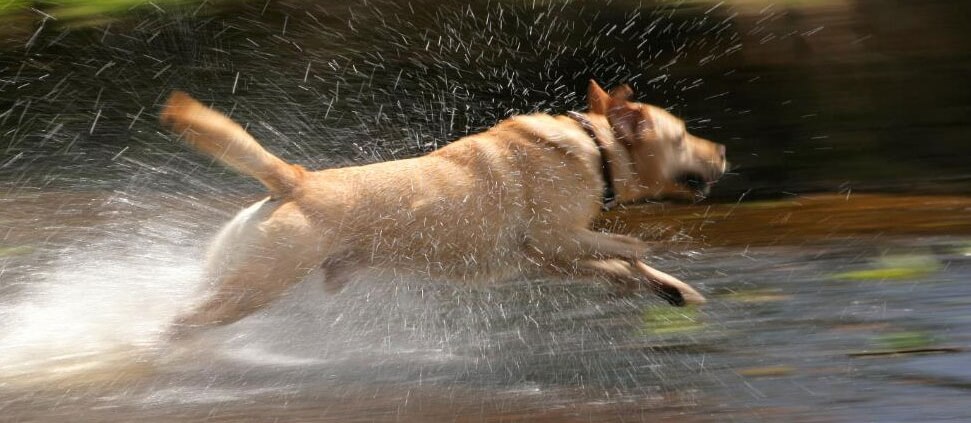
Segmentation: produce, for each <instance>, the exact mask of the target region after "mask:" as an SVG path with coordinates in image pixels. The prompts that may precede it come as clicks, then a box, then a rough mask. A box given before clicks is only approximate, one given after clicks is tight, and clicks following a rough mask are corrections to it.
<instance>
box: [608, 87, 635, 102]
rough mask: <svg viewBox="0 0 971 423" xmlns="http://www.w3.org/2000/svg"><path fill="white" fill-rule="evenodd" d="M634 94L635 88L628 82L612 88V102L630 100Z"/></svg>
mask: <svg viewBox="0 0 971 423" xmlns="http://www.w3.org/2000/svg"><path fill="white" fill-rule="evenodd" d="M633 96H634V90H632V89H631V87H630V85H627V84H623V85H619V86H616V87H613V88H611V89H610V102H611V103H620V102H624V101H630V99H631V97H633Z"/></svg>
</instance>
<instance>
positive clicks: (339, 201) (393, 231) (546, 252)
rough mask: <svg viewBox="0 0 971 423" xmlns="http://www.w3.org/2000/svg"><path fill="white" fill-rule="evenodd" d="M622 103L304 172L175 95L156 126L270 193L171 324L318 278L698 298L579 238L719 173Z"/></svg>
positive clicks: (665, 122) (642, 109) (708, 159)
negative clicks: (429, 148)
mask: <svg viewBox="0 0 971 423" xmlns="http://www.w3.org/2000/svg"><path fill="white" fill-rule="evenodd" d="M631 94H632V92H631V90H630V88H628V87H627V86H626V85H625V86H621V87H618V88H615V89H614V90H612V91H611V92H610V93H609V94H608V93H606V92H605V91H604V90H603V89H602V88H600V86H598V85H597V84H596V82H594V81H591V82H590V88H589V93H588V95H589V99H588V101H589V107H590V110H589V111H588V112H587V113H575V112H571V113H570V114H569V115H568V116H550V115H546V114H533V115H528V116H516V117H513V118H510V119H507V120H505V121H503V122H500V123H499V124H498V125H496V126H495V127H493V128H491V129H489V130H487V131H485V132H482V133H479V134H475V135H470V136H467V137H465V138H462V139H460V140H458V141H455V142H453V143H451V144H449V145H448V146H446V147H443V148H441V149H439V150H438V151H435V152H433V153H431V154H428V155H426V156H422V157H417V158H413V159H407V160H397V161H391V162H384V163H376V164H371V165H366V166H355V167H346V168H339V169H327V170H321V171H316V172H311V171H307V170H305V169H304V168H302V167H300V166H297V165H292V164H288V163H286V162H284V161H283V160H281V159H280V158H278V157H276V156H274V155H272V154H270V153H269V152H267V151H266V150H264V149H263V147H261V146H260V145H259V144H258V143H257V142H256V140H255V139H253V137H251V136H250V135H249V134H248V133H247V132H246V131H245V130H244V129H243V128H242V127H240V126H239V125H238V124H236V123H235V122H233V121H232V120H230V119H229V118H227V117H226V116H224V115H222V114H221V113H219V112H217V111H214V110H212V109H209V108H207V107H205V106H203V105H202V104H200V103H199V102H197V101H195V100H193V99H192V98H190V97H189V96H188V95H186V94H184V93H182V92H175V93H173V94H172V96H171V97H170V98H169V100H168V103H167V104H166V105H165V108H164V110H163V112H162V116H161V120H162V122H163V123H164V124H166V125H168V126H169V127H171V129H172V130H173V131H175V132H176V133H179V134H181V136H183V137H184V138H185V139H186V140H187V141H188V142H189V143H190V144H192V145H193V146H195V147H196V148H198V149H199V150H202V151H203V152H205V153H208V154H209V155H211V156H213V157H215V158H216V159H218V160H219V161H222V162H223V163H225V164H227V165H229V166H230V167H232V168H234V169H236V170H238V171H239V172H242V173H244V174H246V175H250V176H252V177H254V178H256V179H259V180H260V182H262V183H263V185H265V186H266V187H267V188H269V190H270V192H271V197H270V198H267V199H264V200H262V201H260V202H258V203H256V204H254V205H252V206H250V207H249V208H247V209H245V210H243V211H242V212H240V213H239V214H238V215H237V216H236V217H235V218H234V219H233V220H232V221H231V222H230V223H229V224H227V225H226V227H225V228H223V229H222V231H221V232H220V234H219V235H218V236H217V237H216V239H215V240H214V242H213V245H212V246H211V248H210V251H209V263H208V275H207V276H208V278H210V280H211V283H212V284H213V288H214V291H213V292H212V294H211V296H210V297H209V298H208V299H207V300H206V301H204V302H203V303H202V304H200V305H199V306H198V307H196V308H195V309H194V310H191V311H190V312H189V313H187V314H186V315H184V316H183V317H182V318H181V319H180V320H179V322H178V323H179V326H178V327H180V328H181V329H179V330H181V331H184V330H185V328H192V327H205V326H211V325H221V324H227V323H231V322H234V321H236V320H238V319H240V318H242V317H244V316H246V315H248V314H250V313H252V312H254V311H256V310H258V309H260V308H261V307H263V306H265V305H266V304H267V303H269V302H270V301H272V300H273V299H275V298H277V297H279V296H280V295H282V294H284V293H285V292H286V291H287V290H288V288H290V287H291V286H293V285H294V284H296V283H297V282H299V281H300V280H301V279H303V278H304V277H305V276H306V275H307V274H309V273H310V272H311V271H313V270H315V269H318V268H322V269H323V271H324V277H325V288H326V289H328V291H331V292H336V291H339V290H340V289H341V288H342V287H343V286H344V284H345V283H346V282H347V281H348V280H349V279H350V278H351V277H352V276H353V275H354V274H355V272H359V271H362V270H373V269H386V270H393V271H394V272H395V274H402V273H406V274H413V275H414V274H418V275H427V276H430V277H435V278H445V279H447V280H451V281H455V282H458V281H463V282H476V283H489V282H498V281H502V280H508V279H511V278H514V277H517V276H522V275H530V274H533V275H535V274H544V273H545V274H551V275H562V276H569V277H596V278H600V279H606V280H608V281H610V282H612V283H614V284H616V285H617V286H618V287H619V288H620V289H621V290H630V289H633V288H635V287H637V286H639V285H646V286H648V287H649V288H650V289H652V290H653V291H654V292H655V293H657V294H658V295H660V296H661V297H663V298H665V299H666V300H667V301H668V302H670V303H671V304H674V305H684V304H699V303H703V302H704V301H705V300H704V297H702V295H701V294H699V293H698V292H697V291H695V290H694V289H692V288H691V287H690V286H688V285H687V284H685V283H684V282H681V281H680V280H678V279H676V278H674V277H672V276H670V275H668V274H665V273H663V272H660V271H658V270H656V269H653V268H651V267H649V266H647V265H646V264H644V263H643V262H641V261H640V259H639V257H640V256H641V255H642V254H644V253H645V252H646V250H647V245H646V244H645V243H644V242H643V241H641V240H638V239H636V238H632V237H629V236H625V235H617V234H608V233H601V232H597V231H593V230H591V229H590V226H591V223H592V222H593V220H594V219H595V218H596V217H597V215H598V213H600V211H601V209H602V208H603V207H606V206H607V205H608V203H613V202H620V203H627V202H636V201H641V200H644V199H649V198H658V197H665V196H672V195H673V196H685V195H688V196H690V195H692V194H693V193H697V192H699V191H700V192H703V193H707V191H708V189H709V187H710V185H711V184H712V183H713V182H714V181H715V180H717V179H718V178H719V177H720V176H721V175H722V174H723V173H724V171H725V166H726V161H725V147H724V146H723V145H720V144H715V143H712V142H710V141H707V140H704V139H701V138H698V137H695V136H692V135H690V134H688V133H687V132H686V130H685V125H684V122H682V121H681V120H680V119H678V118H676V117H674V116H672V115H671V114H669V113H668V112H666V111H664V110H663V109H660V108H658V107H654V106H650V105H647V104H641V103H635V102H631V101H628V99H629V97H630V96H631ZM605 187H606V189H605ZM611 197H613V198H611Z"/></svg>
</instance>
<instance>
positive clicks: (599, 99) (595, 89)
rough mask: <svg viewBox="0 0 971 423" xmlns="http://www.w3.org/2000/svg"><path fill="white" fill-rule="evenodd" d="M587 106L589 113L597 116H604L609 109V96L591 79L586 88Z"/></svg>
mask: <svg viewBox="0 0 971 423" xmlns="http://www.w3.org/2000/svg"><path fill="white" fill-rule="evenodd" d="M587 105H588V106H590V113H594V114H598V115H606V114H607V109H608V108H610V95H609V94H607V92H606V91H604V89H603V88H600V85H598V84H597V81H594V80H592V79H591V80H590V85H589V86H587Z"/></svg>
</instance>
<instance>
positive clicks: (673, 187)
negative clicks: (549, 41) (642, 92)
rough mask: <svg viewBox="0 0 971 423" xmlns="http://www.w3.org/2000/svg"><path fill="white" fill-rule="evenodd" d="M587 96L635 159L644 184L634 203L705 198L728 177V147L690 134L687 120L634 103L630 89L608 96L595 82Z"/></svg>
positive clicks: (618, 89) (623, 87)
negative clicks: (726, 169) (717, 184)
mask: <svg viewBox="0 0 971 423" xmlns="http://www.w3.org/2000/svg"><path fill="white" fill-rule="evenodd" d="M587 94H588V101H589V106H590V113H593V114H601V115H604V116H606V117H607V121H608V122H610V126H611V129H613V133H614V136H615V138H616V139H617V140H618V141H619V142H620V143H621V144H622V145H623V146H624V148H626V149H627V151H628V153H629V154H630V157H631V160H632V162H633V166H634V170H635V172H636V175H637V179H638V181H637V184H636V185H637V186H636V187H635V189H634V191H635V192H633V193H632V194H633V196H635V197H636V198H634V199H632V200H635V201H636V200H644V199H648V198H682V199H697V198H703V197H704V196H705V195H707V194H708V192H709V191H710V190H711V186H712V185H713V184H714V183H715V181H717V180H718V179H719V178H720V177H721V176H722V174H724V173H725V168H726V167H727V165H728V162H727V161H726V160H725V146H724V145H721V144H716V143H713V142H711V141H708V140H706V139H703V138H699V137H696V136H694V135H691V134H689V133H688V131H687V129H685V125H684V121H682V120H681V119H678V118H677V117H675V116H674V115H672V114H670V113H668V112H667V111H666V110H664V109H662V108H660V107H656V106H652V105H650V104H644V103H636V102H633V101H630V98H631V96H632V95H633V91H632V90H631V89H630V87H628V86H627V85H621V86H619V87H615V88H614V89H612V90H610V92H609V93H608V92H606V91H604V90H603V88H600V86H599V85H597V83H596V82H594V81H590V88H589V91H588V93H587Z"/></svg>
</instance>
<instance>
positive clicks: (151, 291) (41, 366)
mask: <svg viewBox="0 0 971 423" xmlns="http://www.w3.org/2000/svg"><path fill="white" fill-rule="evenodd" d="M150 229H153V230H155V231H159V230H161V231H162V232H163V233H164V232H165V231H166V230H167V229H171V228H164V227H162V228H150ZM170 232H176V233H177V231H176V230H174V229H173V230H172V231H170ZM118 238H121V239H117V238H116V239H111V240H104V241H101V242H99V243H95V244H89V245H80V243H78V244H75V245H74V246H72V247H71V249H65V250H64V251H63V253H62V254H61V256H60V258H58V259H57V260H55V261H54V262H53V263H52V264H51V266H50V267H48V269H49V270H47V271H45V272H41V273H37V274H34V275H31V276H30V277H28V278H27V279H28V281H26V283H28V284H30V285H31V288H30V289H29V291H28V292H27V293H26V295H23V296H18V300H16V301H15V302H10V303H6V304H0V317H2V320H3V321H2V323H0V324H2V325H3V326H2V329H0V376H3V375H5V376H6V377H5V379H6V380H10V379H9V378H10V377H16V376H23V377H26V378H33V377H36V376H38V375H40V374H43V375H49V376H54V375H58V374H65V375H68V374H74V373H77V372H83V371H91V370H93V369H98V368H104V367H105V366H112V365H117V364H118V363H117V361H118V360H127V361H132V360H136V359H138V358H139V355H143V354H147V353H150V352H151V351H152V349H153V346H154V345H155V343H156V340H157V338H158V336H159V334H160V333H161V332H162V331H163V330H164V329H165V326H166V325H167V324H168V323H169V322H170V321H171V320H172V319H173V317H174V316H175V315H176V314H177V313H179V312H180V310H182V309H183V308H184V307H185V306H186V305H187V301H189V299H190V298H192V297H191V294H192V293H193V292H194V291H195V290H196V287H197V285H198V281H199V278H200V273H201V259H200V258H199V253H198V247H192V246H185V245H178V244H177V243H175V242H172V243H162V242H160V241H159V240H158V239H155V240H154V242H152V241H151V238H152V237H146V236H139V235H138V234H124V235H122V234H119V236H118Z"/></svg>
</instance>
